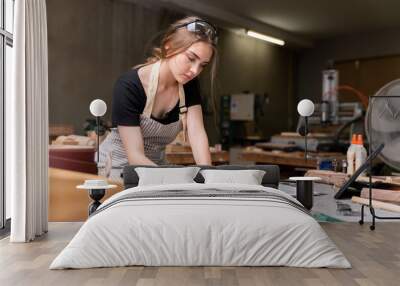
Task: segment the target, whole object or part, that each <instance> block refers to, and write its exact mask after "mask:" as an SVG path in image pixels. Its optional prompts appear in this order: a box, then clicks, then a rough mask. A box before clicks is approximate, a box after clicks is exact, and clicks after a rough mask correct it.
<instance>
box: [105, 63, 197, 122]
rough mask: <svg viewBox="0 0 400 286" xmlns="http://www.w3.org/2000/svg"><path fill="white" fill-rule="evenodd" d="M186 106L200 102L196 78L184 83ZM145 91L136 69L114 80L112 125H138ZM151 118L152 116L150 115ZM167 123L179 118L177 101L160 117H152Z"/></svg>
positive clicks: (144, 103) (144, 102)
mask: <svg viewBox="0 0 400 286" xmlns="http://www.w3.org/2000/svg"><path fill="white" fill-rule="evenodd" d="M183 89H184V91H185V103H186V106H187V107H189V106H193V105H197V104H201V97H200V90H199V82H198V79H197V78H194V79H193V80H191V81H189V82H188V83H186V84H184V86H183ZM146 99H147V97H146V93H145V91H144V88H143V85H142V82H141V81H140V78H139V75H138V71H137V69H132V70H130V71H128V72H126V73H124V74H123V75H121V76H120V78H119V79H118V80H117V81H116V83H115V85H114V91H113V100H112V125H113V127H117V126H118V125H122V126H140V114H142V113H143V110H144V107H145V106H146ZM152 118H153V117H152ZM153 119H154V120H156V121H158V122H160V123H162V124H169V123H172V122H175V121H178V120H179V101H178V103H177V104H176V106H175V107H174V108H173V109H172V110H171V111H169V112H168V113H167V114H166V115H165V117H163V118H162V119H159V118H153Z"/></svg>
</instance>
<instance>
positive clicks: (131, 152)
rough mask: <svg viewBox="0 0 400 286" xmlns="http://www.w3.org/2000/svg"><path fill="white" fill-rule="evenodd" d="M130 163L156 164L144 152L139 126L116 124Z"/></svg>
mask: <svg viewBox="0 0 400 286" xmlns="http://www.w3.org/2000/svg"><path fill="white" fill-rule="evenodd" d="M118 132H119V136H120V137H121V140H122V144H123V145H124V148H125V152H126V155H127V156H128V162H129V164H130V165H156V164H155V163H154V162H153V161H151V160H150V159H149V158H147V157H146V155H145V154H144V144H143V135H142V131H141V130H140V127H139V126H118Z"/></svg>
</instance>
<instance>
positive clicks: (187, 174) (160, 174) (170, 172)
mask: <svg viewBox="0 0 400 286" xmlns="http://www.w3.org/2000/svg"><path fill="white" fill-rule="evenodd" d="M199 170H200V168H199V167H182V168H146V167H137V168H135V171H136V173H137V174H138V176H139V183H138V186H149V185H166V184H187V183H195V181H194V180H193V179H194V178H195V177H196V175H197V173H198V172H199Z"/></svg>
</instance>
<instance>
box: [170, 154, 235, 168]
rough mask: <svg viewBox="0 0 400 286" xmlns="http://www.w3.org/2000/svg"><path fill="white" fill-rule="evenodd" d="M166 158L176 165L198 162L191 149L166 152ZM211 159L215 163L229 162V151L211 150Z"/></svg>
mask: <svg viewBox="0 0 400 286" xmlns="http://www.w3.org/2000/svg"><path fill="white" fill-rule="evenodd" d="M165 157H166V160H167V161H168V162H169V163H170V164H176V165H194V164H196V162H195V161H194V158H193V153H192V152H191V151H182V152H166V154H165ZM211 161H212V164H213V165H220V164H228V163H229V153H228V152H227V151H218V152H211Z"/></svg>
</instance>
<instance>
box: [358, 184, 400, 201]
mask: <svg viewBox="0 0 400 286" xmlns="http://www.w3.org/2000/svg"><path fill="white" fill-rule="evenodd" d="M371 193H372V199H374V200H378V201H384V202H393V203H400V189H398V190H385V189H375V188H373V189H371ZM360 197H362V198H364V199H368V198H369V188H363V189H362V190H361V195H360Z"/></svg>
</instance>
